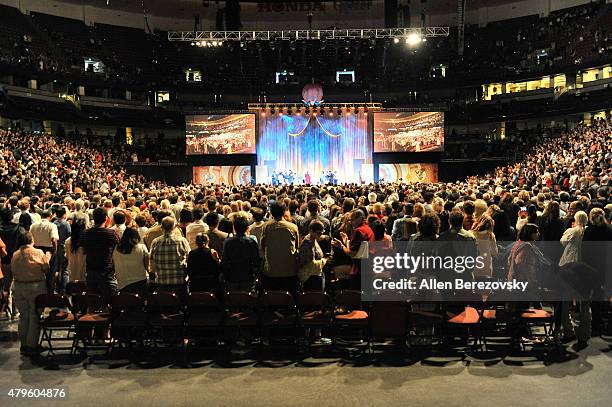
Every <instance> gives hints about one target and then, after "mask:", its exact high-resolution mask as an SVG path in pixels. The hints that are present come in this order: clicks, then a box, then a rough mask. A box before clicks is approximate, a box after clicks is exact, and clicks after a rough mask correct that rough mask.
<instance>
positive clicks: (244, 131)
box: [185, 113, 255, 155]
mask: <svg viewBox="0 0 612 407" xmlns="http://www.w3.org/2000/svg"><path fill="white" fill-rule="evenodd" d="M185 138H186V143H187V148H186V151H187V155H201V154H255V115H254V114H251V113H247V114H229V115H197V116H186V117H185Z"/></svg>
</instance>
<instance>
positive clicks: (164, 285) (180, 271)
mask: <svg viewBox="0 0 612 407" xmlns="http://www.w3.org/2000/svg"><path fill="white" fill-rule="evenodd" d="M161 227H162V230H163V233H164V234H163V235H162V236H160V237H158V238H156V239H155V240H153V242H152V243H151V271H152V273H153V274H154V276H155V289H156V290H157V291H168V292H172V293H174V294H176V295H177V296H178V298H179V299H180V300H181V301H182V300H183V299H184V298H185V296H186V294H187V293H186V286H185V271H186V268H187V254H188V253H189V242H188V241H187V239H185V238H184V237H182V236H177V234H175V233H173V231H174V229H175V228H176V222H175V220H174V218H173V217H171V216H166V217H165V218H164V219H162V222H161Z"/></svg>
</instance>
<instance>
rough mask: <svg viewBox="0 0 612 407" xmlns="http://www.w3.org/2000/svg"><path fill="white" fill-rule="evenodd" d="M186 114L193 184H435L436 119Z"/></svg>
mask: <svg viewBox="0 0 612 407" xmlns="http://www.w3.org/2000/svg"><path fill="white" fill-rule="evenodd" d="M249 107H250V109H251V110H249V111H241V112H235V113H234V112H232V113H229V114H224V115H221V114H218V113H215V114H207V113H205V112H202V113H200V114H197V115H188V116H186V145H187V156H188V160H189V163H190V164H191V166H192V182H193V183H195V184H228V185H247V184H255V183H257V184H271V185H297V184H309V185H317V184H332V185H333V184H346V183H357V184H369V183H372V182H379V181H384V182H438V172H439V170H438V163H439V161H440V160H441V158H442V153H443V151H444V113H443V112H440V111H434V112H432V111H421V110H414V111H397V110H393V109H383V108H382V106H381V105H380V104H371V105H368V104H346V103H345V104H325V103H320V104H317V105H316V106H313V105H310V106H308V105H299V104H289V105H282V104H265V105H257V106H255V107H252V106H251V105H249Z"/></svg>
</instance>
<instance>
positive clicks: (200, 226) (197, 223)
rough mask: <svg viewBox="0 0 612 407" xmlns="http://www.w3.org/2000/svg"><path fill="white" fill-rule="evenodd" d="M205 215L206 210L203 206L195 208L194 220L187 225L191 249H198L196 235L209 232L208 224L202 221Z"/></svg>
mask: <svg viewBox="0 0 612 407" xmlns="http://www.w3.org/2000/svg"><path fill="white" fill-rule="evenodd" d="M203 217H204V211H203V210H202V209H201V208H195V209H194V210H193V219H194V222H193V223H190V224H189V225H187V228H186V229H185V232H186V233H185V234H186V235H187V241H189V247H190V248H191V250H193V249H196V248H197V247H198V245H197V244H196V236H197V235H198V234H199V233H207V232H208V229H209V228H208V225H207V224H206V223H204V222H203V221H202V218H203Z"/></svg>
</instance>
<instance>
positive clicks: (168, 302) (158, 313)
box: [147, 291, 185, 344]
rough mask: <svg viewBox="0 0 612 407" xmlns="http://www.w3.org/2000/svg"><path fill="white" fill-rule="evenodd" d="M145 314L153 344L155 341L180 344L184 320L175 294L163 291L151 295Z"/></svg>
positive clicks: (181, 307)
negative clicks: (146, 314) (147, 316)
mask: <svg viewBox="0 0 612 407" xmlns="http://www.w3.org/2000/svg"><path fill="white" fill-rule="evenodd" d="M147 312H148V314H149V325H150V326H151V328H152V334H153V339H154V342H153V343H154V344H156V343H157V342H156V341H155V340H156V339H158V340H161V341H162V342H163V343H178V342H180V343H181V344H182V342H183V341H182V339H183V324H184V320H185V319H184V313H183V306H182V305H181V302H180V300H179V298H178V297H177V296H176V294H174V293H169V292H164V291H162V292H156V293H153V294H151V295H150V296H149V301H148V304H147Z"/></svg>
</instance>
